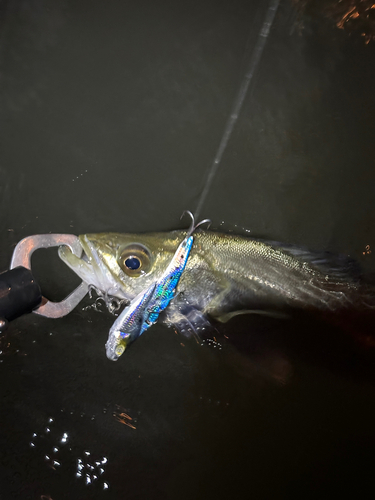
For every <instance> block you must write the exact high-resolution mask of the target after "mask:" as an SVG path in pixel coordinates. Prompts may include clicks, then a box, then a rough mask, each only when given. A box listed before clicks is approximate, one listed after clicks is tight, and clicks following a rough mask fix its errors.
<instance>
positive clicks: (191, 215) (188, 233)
mask: <svg viewBox="0 0 375 500" xmlns="http://www.w3.org/2000/svg"><path fill="white" fill-rule="evenodd" d="M185 214H188V215H190V217H191V224H190V227H189V229H188V232H187V235H186V238H189V236H191V235H192V234H193V233H194V231H195V230H196V229H197V228H198V227H199V226H201V225H202V224H206V222H207V223H208V227H207V229H208V228H209V227H210V225H211V220H210V219H203V220H201V221H200V222H198V224H195V219H194V215H193V214H192V213H191V212H190V210H184V211H183V213H182V215H181V217H180V219H182V217H183V216H184V215H185Z"/></svg>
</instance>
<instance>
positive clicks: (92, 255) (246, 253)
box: [59, 230, 372, 332]
mask: <svg viewBox="0 0 375 500" xmlns="http://www.w3.org/2000/svg"><path fill="white" fill-rule="evenodd" d="M186 235H187V233H186V232H184V231H172V232H169V233H168V232H167V233H146V234H119V233H103V234H84V235H82V236H80V237H79V239H80V242H81V245H82V247H83V250H84V258H78V257H77V256H75V255H74V254H73V253H72V252H71V251H70V249H69V248H68V247H65V246H63V247H60V249H59V255H60V257H61V258H62V260H63V261H64V262H65V263H66V264H67V265H68V266H69V267H70V268H71V269H72V270H73V271H75V272H76V273H77V274H78V276H80V278H81V279H82V280H83V281H85V282H86V283H88V284H90V285H93V286H94V287H96V288H97V289H99V290H101V291H102V292H103V293H104V294H107V295H108V296H114V297H117V298H119V299H125V300H128V301H131V300H133V299H134V298H135V297H137V295H138V294H139V293H141V292H142V291H143V290H147V289H149V287H150V286H151V285H152V284H154V283H157V282H159V281H160V280H161V279H162V277H163V275H164V273H165V272H166V269H167V268H168V266H169V264H170V262H171V260H172V258H173V256H174V255H175V253H176V250H177V248H178V246H179V244H180V242H181V241H182V240H183V239H184V238H185V237H186ZM368 300H369V296H368V293H367V292H364V288H363V286H362V284H361V282H360V279H359V274H358V272H357V269H356V267H355V265H354V264H353V262H352V261H351V260H350V259H348V258H346V257H342V256H341V257H340V256H339V257H333V256H331V255H330V254H328V253H311V252H308V251H306V250H301V249H299V248H296V247H293V246H288V245H282V244H279V243H275V242H267V241H262V240H256V239H251V238H247V237H242V236H235V235H229V234H222V233H217V232H213V231H203V230H201V231H199V232H197V233H196V234H195V236H194V246H193V248H192V250H191V253H190V257H189V260H188V262H187V264H186V268H185V272H184V273H183V274H182V276H181V278H180V281H179V284H178V288H177V293H176V296H175V298H174V300H173V301H172V303H171V304H170V305H169V306H168V308H167V309H166V315H165V318H164V321H165V322H167V323H169V324H171V323H172V324H174V325H175V326H176V327H177V328H178V329H179V330H180V331H182V332H183V331H185V332H189V331H192V330H193V331H197V330H199V329H200V328H202V327H204V325H206V324H207V321H208V320H209V319H210V318H213V319H215V320H219V321H227V320H229V319H230V318H231V317H233V316H235V315H237V314H243V313H249V312H250V313H262V314H268V313H269V312H271V311H272V314H274V313H275V312H276V314H278V313H282V312H283V311H284V310H285V309H286V308H318V309H326V310H337V309H339V308H345V307H347V306H351V305H358V304H360V303H361V302H366V301H368ZM371 300H372V297H371Z"/></svg>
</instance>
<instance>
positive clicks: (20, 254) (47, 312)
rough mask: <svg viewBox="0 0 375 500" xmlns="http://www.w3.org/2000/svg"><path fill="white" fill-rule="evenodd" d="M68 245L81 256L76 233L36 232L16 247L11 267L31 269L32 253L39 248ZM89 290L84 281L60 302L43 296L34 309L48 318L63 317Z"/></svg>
mask: <svg viewBox="0 0 375 500" xmlns="http://www.w3.org/2000/svg"><path fill="white" fill-rule="evenodd" d="M61 245H66V246H68V247H69V248H70V250H71V251H72V252H73V254H74V255H76V256H77V257H81V255H82V252H83V250H82V246H81V243H80V242H79V238H78V236H75V235H74V234H34V235H32V236H27V237H26V238H24V239H23V240H21V241H20V242H19V243H18V244H17V245H16V247H15V249H14V252H13V255H12V260H11V263H10V269H14V268H15V267H18V266H22V267H25V268H26V269H29V270H30V271H31V255H32V254H33V253H34V252H35V250H38V249H39V248H51V247H59V246H61ZM87 292H88V285H87V284H86V283H84V282H82V283H81V284H80V285H79V286H78V287H77V288H76V289H75V290H74V291H73V292H72V293H71V294H69V295H68V296H67V297H66V298H65V299H63V300H62V301H60V302H52V301H51V300H49V299H47V298H46V297H42V303H41V305H40V306H39V307H38V308H37V309H34V311H33V312H34V313H35V314H39V315H40V316H45V317H47V318H61V317H63V316H66V315H67V314H69V313H70V312H71V311H72V310H73V309H74V308H75V307H76V306H77V304H78V303H79V302H81V300H82V299H83V297H84V296H85V295H86V294H87Z"/></svg>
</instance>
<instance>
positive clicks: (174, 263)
mask: <svg viewBox="0 0 375 500" xmlns="http://www.w3.org/2000/svg"><path fill="white" fill-rule="evenodd" d="M188 213H189V214H190V216H191V218H192V225H191V227H190V229H189V231H188V233H187V235H186V237H185V238H184V240H183V241H182V242H181V243H180V245H179V246H178V248H177V250H176V252H175V254H174V256H173V258H172V260H171V262H170V264H169V265H168V267H167V269H166V270H165V271H164V273H163V274H162V276H161V278H160V279H159V280H158V281H156V283H153V284H152V285H151V286H149V287H148V288H147V289H146V291H141V292H140V293H139V294H138V295H137V296H136V297H135V298H134V299H133V300H132V301H131V303H130V305H129V306H127V307H126V308H125V309H124V310H123V311H122V313H121V314H120V316H119V317H118V318H117V319H116V321H115V322H114V324H113V325H112V328H111V329H110V331H109V336H108V341H107V343H106V353H107V357H108V358H109V359H111V360H112V361H117V359H118V358H119V357H120V356H121V354H123V352H124V351H125V349H126V347H127V346H128V345H129V344H130V343H131V342H133V341H134V340H135V339H136V338H138V337H139V336H140V335H142V333H143V332H144V331H145V330H147V328H149V327H150V326H151V325H153V324H154V323H156V321H157V319H158V317H159V314H160V313H161V312H162V311H164V309H165V308H166V307H167V306H168V305H169V303H170V301H171V300H172V299H173V297H174V294H175V290H176V287H177V285H178V282H179V280H180V278H181V275H182V273H183V271H184V269H185V266H186V263H187V260H188V258H189V254H190V250H191V247H192V246H193V241H194V238H193V236H192V233H193V231H194V230H195V229H196V228H197V227H198V225H200V224H202V223H203V222H208V221H207V220H204V221H202V222H200V223H199V224H198V225H197V226H194V217H193V216H192V214H191V213H190V212H188Z"/></svg>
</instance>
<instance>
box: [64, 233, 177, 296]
mask: <svg viewBox="0 0 375 500" xmlns="http://www.w3.org/2000/svg"><path fill="white" fill-rule="evenodd" d="M185 235H186V232H184V231H173V232H171V233H147V234H144V235H142V234H120V233H98V234H84V235H81V236H79V240H80V243H81V246H82V249H83V255H82V257H81V258H79V257H77V256H75V255H74V254H73V253H72V252H71V250H70V249H69V248H68V247H67V246H63V247H60V248H59V256H60V258H61V259H62V260H63V261H64V262H65V263H66V264H67V265H68V266H69V267H70V268H71V269H72V270H73V271H74V272H75V273H76V274H77V275H78V276H79V277H80V278H81V279H82V280H83V281H84V282H85V283H87V284H88V285H92V286H94V287H95V288H96V289H98V290H100V291H101V292H102V293H103V294H106V295H109V296H114V297H118V298H121V299H126V300H128V301H130V300H132V299H133V298H134V297H135V296H136V295H138V294H139V293H140V292H141V291H142V290H145V289H146V288H148V287H149V286H150V285H151V284H152V283H153V282H155V281H156V280H158V279H159V278H160V277H161V276H162V274H163V272H164V271H165V269H166V268H167V266H168V264H169V263H170V261H171V259H172V258H173V255H174V253H175V251H176V249H177V247H178V245H179V244H180V243H181V241H182V240H183V238H184V237H185Z"/></svg>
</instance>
